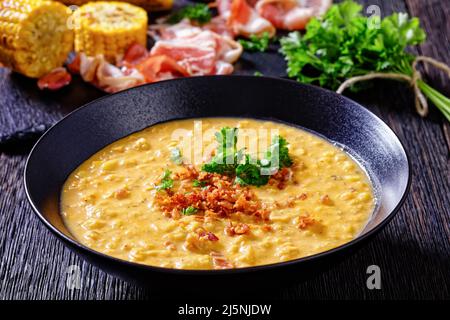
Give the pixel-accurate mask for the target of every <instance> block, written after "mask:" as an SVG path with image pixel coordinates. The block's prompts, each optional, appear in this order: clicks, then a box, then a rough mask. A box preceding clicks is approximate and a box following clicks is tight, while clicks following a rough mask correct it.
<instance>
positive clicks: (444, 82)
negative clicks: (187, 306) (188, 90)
mask: <svg viewBox="0 0 450 320" xmlns="http://www.w3.org/2000/svg"><path fill="white" fill-rule="evenodd" d="M360 2H361V3H364V4H365V5H366V6H367V5H373V4H376V5H379V6H380V8H381V13H382V15H383V16H385V15H388V14H391V13H392V12H393V11H403V12H409V13H411V14H413V15H416V16H419V17H420V19H421V21H422V25H423V27H424V28H425V29H426V31H427V33H428V40H427V42H426V43H425V44H424V45H422V46H420V47H419V48H417V49H416V50H417V51H416V52H417V53H420V54H425V55H429V56H431V57H434V58H437V59H439V60H441V61H444V62H446V63H447V64H450V52H449V48H450V41H449V35H450V25H449V23H450V22H449V21H450V20H448V18H447V17H448V16H449V13H450V12H449V10H450V6H449V3H448V1H438V0H433V1H422V0H406V1H400V0H390V1H381V0H377V1H375V0H370V1H360ZM244 58H245V59H243V61H241V62H240V63H239V65H238V69H239V70H240V72H241V73H246V72H247V73H250V72H252V71H249V70H252V68H253V69H258V68H262V67H264V66H266V65H268V64H276V63H280V65H277V66H275V67H274V69H272V72H273V73H275V74H277V75H282V74H279V73H282V72H283V65H282V61H280V60H277V58H276V56H270V57H268V58H266V57H263V59H268V60H269V61H267V62H262V63H261V59H259V60H257V61H259V65H258V63H255V62H254V61H252V57H251V56H250V57H249V56H248V55H246V56H245V57H244ZM247 58H249V59H247ZM277 61H279V62H277ZM258 70H259V69H258ZM425 71H426V77H425V78H426V79H427V80H429V81H430V82H431V83H432V84H433V86H435V87H436V88H437V89H439V90H442V91H444V92H446V94H447V95H448V96H449V95H450V88H449V85H448V84H449V80H448V79H446V78H445V77H444V75H442V74H441V73H439V72H436V71H435V70H432V69H431V68H425ZM80 88H81V89H80ZM80 90H82V94H80ZM100 95H101V93H100V92H98V91H97V90H95V89H93V88H92V87H89V86H87V85H84V84H82V83H78V84H77V85H76V86H73V87H70V88H66V89H64V90H63V91H61V92H59V93H45V92H40V91H39V90H37V89H36V88H35V84H34V83H33V82H32V81H31V80H28V79H25V78H24V77H21V76H19V75H15V74H11V73H10V72H9V71H7V70H6V69H0V133H9V132H12V131H14V130H18V129H21V128H24V127H27V126H29V125H31V124H37V123H42V122H48V121H56V120H58V119H60V118H61V117H62V116H63V115H64V114H66V113H67V112H69V111H70V110H72V109H74V108H76V107H78V106H80V105H82V104H83V103H85V102H87V101H90V100H92V99H94V98H96V97H98V96H100ZM351 97H352V98H353V99H355V100H357V101H358V102H360V103H362V104H363V105H365V106H367V107H368V108H369V109H370V110H372V111H373V112H375V113H376V114H377V115H379V116H380V117H381V118H382V119H383V120H385V121H386V122H387V124H388V125H389V126H390V127H391V128H392V129H393V130H394V131H395V132H396V133H397V134H398V136H399V137H400V139H401V141H402V142H403V143H404V144H405V147H406V149H407V150H408V152H409V155H410V158H411V162H412V167H413V183H412V186H411V192H410V194H409V196H408V198H407V200H406V203H405V205H404V206H403V207H402V209H401V210H400V212H399V213H398V214H397V216H396V217H394V219H393V220H392V221H391V223H389V224H388V226H387V227H386V228H385V229H384V230H383V231H382V232H380V234H379V235H377V236H376V237H375V238H374V239H373V240H372V241H371V242H370V243H369V244H368V245H366V246H365V247H363V248H362V249H361V250H359V251H358V252H357V253H355V254H354V255H352V256H351V257H349V258H347V259H346V260H345V261H343V262H342V263H341V264H339V265H336V266H335V267H333V268H332V269H330V270H328V271H326V272H324V273H322V274H320V275H318V276H317V277H315V278H313V279H310V280H308V281H306V282H303V283H296V281H295V279H293V282H292V285H290V286H287V287H283V288H279V289H271V290H269V289H266V288H265V287H264V284H263V283H262V284H261V288H260V290H258V293H256V294H255V295H254V296H256V297H264V298H276V299H407V298H409V299H439V298H440V299H449V298H450V283H449V281H450V280H449V279H450V258H449V252H450V244H449V242H450V241H449V240H450V230H449V226H450V200H449V195H450V181H449V180H450V168H449V148H448V145H449V141H450V139H449V131H450V130H449V127H448V124H445V122H444V120H443V117H442V116H441V115H440V114H439V113H438V112H436V111H435V110H434V108H433V107H432V108H433V110H432V112H431V114H430V116H429V117H428V118H426V119H422V118H420V117H419V116H418V115H417V114H416V113H415V112H414V110H413V109H414V102H413V97H412V95H411V91H410V90H409V89H408V88H407V86H405V85H403V84H399V83H396V82H386V81H383V82H381V81H379V82H376V84H375V86H374V87H373V89H371V90H368V91H366V92H364V93H361V94H358V95H351ZM27 152H28V150H26V149H24V150H13V152H5V151H3V152H0V259H1V264H0V299H157V298H160V294H159V293H158V292H153V291H152V289H151V288H140V287H137V286H135V285H132V284H128V283H126V282H124V281H122V280H119V279H116V278H114V277H112V276H109V275H107V274H106V273H104V272H103V271H101V270H99V269H97V268H96V267H93V266H91V265H90V264H88V263H85V262H83V261H82V260H81V259H80V258H79V257H78V256H76V255H75V254H74V253H72V252H71V251H70V250H68V249H67V248H66V247H65V246H63V245H62V243H60V242H59V241H58V240H57V239H56V238H55V237H54V236H52V235H51V234H50V232H48V231H47V230H46V228H45V227H44V226H43V225H42V224H41V223H40V221H38V219H37V218H36V217H35V216H34V214H33V212H32V210H31V208H30V206H29V204H28V203H27V200H26V196H25V193H24V190H23V184H22V179H23V170H24V164H25V159H26V153H27ZM387 165H388V164H387ZM372 264H376V265H378V266H379V267H380V268H381V276H382V289H381V290H368V289H367V287H366V278H367V274H366V268H367V267H368V266H369V265H372ZM71 265H76V266H78V267H79V268H80V270H81V273H82V275H81V280H82V288H81V289H68V287H67V286H66V281H67V268H68V267H69V266H71ZM174 294H175V295H177V294H178V295H179V296H180V297H183V294H184V292H183V290H182V289H178V290H177V292H176V293H174ZM172 298H173V297H172Z"/></svg>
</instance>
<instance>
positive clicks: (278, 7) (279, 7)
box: [255, 0, 332, 30]
mask: <svg viewBox="0 0 450 320" xmlns="http://www.w3.org/2000/svg"><path fill="white" fill-rule="evenodd" d="M331 2H332V1H331V0H259V1H258V2H257V4H256V6H255V9H256V11H257V12H258V14H260V15H261V16H262V17H264V18H266V19H267V20H269V21H270V22H271V23H272V24H273V25H274V26H275V27H276V28H277V29H285V30H302V29H304V28H305V27H306V24H307V23H308V22H309V20H310V19H311V18H312V17H315V16H320V15H322V14H324V13H325V12H326V10H328V8H329V7H330V5H331Z"/></svg>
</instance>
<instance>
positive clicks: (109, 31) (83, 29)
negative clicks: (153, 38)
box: [74, 1, 147, 63]
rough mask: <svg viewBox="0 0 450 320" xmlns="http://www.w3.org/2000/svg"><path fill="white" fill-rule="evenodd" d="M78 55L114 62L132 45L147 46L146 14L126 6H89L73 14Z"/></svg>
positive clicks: (106, 3)
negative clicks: (102, 58) (99, 56)
mask: <svg viewBox="0 0 450 320" xmlns="http://www.w3.org/2000/svg"><path fill="white" fill-rule="evenodd" d="M74 22H75V51H77V52H84V53H85V54H87V55H88V56H96V55H98V54H103V55H104V57H105V58H106V59H107V60H109V61H110V62H113V63H114V62H115V61H116V59H117V58H120V56H121V55H123V54H124V52H125V51H126V49H127V48H128V47H129V46H130V45H131V44H132V43H135V42H136V43H139V44H141V45H144V46H145V44H146V41H147V12H145V10H144V9H142V8H139V7H136V6H134V5H131V4H128V3H125V2H115V1H110V2H109V1H108V2H106V1H96V2H89V3H87V4H85V5H83V6H81V7H80V8H79V9H77V10H76V11H75V12H74Z"/></svg>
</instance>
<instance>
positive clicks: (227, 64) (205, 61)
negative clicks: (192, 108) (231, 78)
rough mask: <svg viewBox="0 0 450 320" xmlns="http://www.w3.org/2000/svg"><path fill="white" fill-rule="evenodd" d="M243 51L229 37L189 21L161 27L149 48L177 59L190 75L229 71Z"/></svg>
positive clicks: (155, 53)
mask: <svg viewBox="0 0 450 320" xmlns="http://www.w3.org/2000/svg"><path fill="white" fill-rule="evenodd" d="M241 54H242V46H241V45H240V44H239V43H238V42H236V41H234V40H232V39H231V38H230V37H228V36H222V35H219V34H217V33H215V32H212V31H210V30H202V29H201V28H198V27H193V26H190V25H189V24H186V22H181V24H179V25H175V26H171V27H169V28H167V29H164V30H161V31H160V40H158V41H156V43H155V45H154V46H153V48H152V49H151V51H150V55H151V56H155V55H163V56H167V57H170V58H171V59H173V60H175V61H176V62H177V63H178V64H179V65H180V66H181V67H182V68H183V69H184V70H186V71H187V72H188V74H189V75H191V76H199V75H211V74H229V73H231V72H233V65H232V63H233V62H235V61H236V60H237V59H238V58H239V57H240V55H241Z"/></svg>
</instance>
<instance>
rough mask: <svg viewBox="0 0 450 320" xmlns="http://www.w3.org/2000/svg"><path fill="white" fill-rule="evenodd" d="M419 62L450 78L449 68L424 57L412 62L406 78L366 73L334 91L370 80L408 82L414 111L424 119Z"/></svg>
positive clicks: (426, 104) (392, 74)
mask: <svg viewBox="0 0 450 320" xmlns="http://www.w3.org/2000/svg"><path fill="white" fill-rule="evenodd" d="M419 62H426V63H429V64H431V65H433V66H434V67H436V68H438V69H440V70H442V71H444V72H445V73H447V76H448V77H450V67H448V66H447V65H446V64H444V63H442V62H440V61H437V60H435V59H433V58H430V57H426V56H417V57H416V59H415V60H414V62H413V63H412V70H413V72H412V76H407V75H405V74H400V73H394V72H386V73H384V72H372V73H368V74H366V75H363V76H356V77H351V78H349V79H347V80H345V81H344V82H343V83H342V84H341V85H340V86H339V88H338V89H337V90H336V92H337V93H339V94H342V92H343V91H344V90H345V89H347V88H349V87H350V86H352V85H353V84H355V83H356V82H360V81H367V80H372V79H391V80H399V81H405V82H408V83H409V84H410V85H411V87H412V88H413V90H414V96H415V106H416V111H417V113H418V114H420V115H421V116H422V117H425V116H426V115H427V114H428V102H427V99H426V98H425V96H424V95H423V93H422V91H420V88H419V85H418V81H419V80H421V79H422V76H421V74H420V72H419V71H418V70H417V64H418V63H419Z"/></svg>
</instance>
